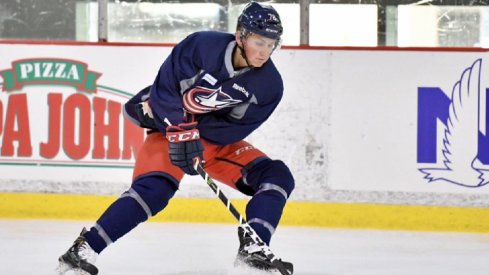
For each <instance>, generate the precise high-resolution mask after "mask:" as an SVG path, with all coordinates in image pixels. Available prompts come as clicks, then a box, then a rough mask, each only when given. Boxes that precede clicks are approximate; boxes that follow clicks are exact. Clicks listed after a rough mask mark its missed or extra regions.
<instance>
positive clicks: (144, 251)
mask: <svg viewBox="0 0 489 275" xmlns="http://www.w3.org/2000/svg"><path fill="white" fill-rule="evenodd" d="M89 225H90V223H89V222H72V221H46V220H0V243H1V247H2V249H1V250H0V251H1V252H0V253H1V255H0V274H2V275H16V274H22V275H25V274H35V275H39V274H55V272H54V270H55V267H56V265H57V258H58V256H59V255H61V254H62V253H63V252H64V251H65V250H66V249H67V248H68V247H69V246H70V245H71V243H72V242H73V240H74V239H75V238H76V236H77V235H78V234H79V232H80V231H81V228H82V227H83V226H89ZM237 245H238V240H237V236H236V228H235V226H233V225H216V224H176V223H145V224H142V225H140V226H139V227H137V228H136V229H135V230H134V231H132V232H131V233H130V234H129V235H126V236H125V237H124V238H122V239H120V240H119V241H118V242H116V243H115V244H112V245H111V246H109V247H108V248H107V249H106V250H105V251H104V252H103V253H102V254H101V255H100V256H99V258H98V260H97V265H98V267H99V270H100V273H99V274H102V275H110V274H117V275H125V274H128V275H129V274H130V275H136V274H137V275H149V274H152V275H163V274H168V275H169V274H172V275H177V274H178V275H184V274H185V275H190V274H195V275H196V274H209V275H210V274H213V275H218V274H233V275H237V274H258V273H256V272H254V273H253V272H250V271H249V270H246V269H244V268H235V267H233V260H234V256H235V254H236V250H237ZM271 247H272V250H274V252H275V253H276V254H277V255H279V256H281V257H282V258H283V259H286V260H290V261H292V262H293V263H294V265H295V270H296V272H295V274H298V275H312V274H315V275H320V274H321V275H326V274H337V275H340V274H358V275H367V274H372V275H374V274H375V275H393V274H409V275H414V274H416V275H419V274H427V275H428V274H430V275H433V274H435V275H438V274H443V275H447V274H453V275H455V274H464V275H465V274H471V275H476V274H481V275H482V274H489V235H487V234H462V233H427V232H406V231H403V232H399V231H375V230H340V229H324V228H300V227H280V228H279V229H278V230H277V232H276V234H275V238H274V240H273V242H272V246H271Z"/></svg>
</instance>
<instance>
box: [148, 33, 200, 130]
mask: <svg viewBox="0 0 489 275" xmlns="http://www.w3.org/2000/svg"><path fill="white" fill-rule="evenodd" d="M196 40H197V34H192V35H189V36H188V37H187V38H185V39H184V40H182V41H181V42H180V43H179V44H177V45H176V46H175V47H174V48H173V50H172V52H171V54H170V55H169V56H168V57H167V59H166V60H165V62H163V64H162V65H161V67H160V69H159V71H158V75H157V76H156V79H155V81H154V82H153V85H152V87H151V93H150V97H149V100H150V106H151V110H152V112H153V115H154V119H155V122H156V126H157V127H158V129H159V130H160V131H161V132H165V131H166V126H168V125H167V124H166V123H165V119H168V121H169V122H170V123H172V124H174V125H176V124H179V123H181V122H182V121H183V119H184V114H183V103H182V92H183V91H181V87H180V83H181V81H182V80H185V79H190V78H192V77H194V76H195V75H197V74H198V73H199V71H200V69H201V68H202V58H201V56H202V54H201V53H200V51H199V49H198V47H197V44H198V43H196Z"/></svg>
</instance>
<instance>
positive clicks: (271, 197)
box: [243, 160, 295, 244]
mask: <svg viewBox="0 0 489 275" xmlns="http://www.w3.org/2000/svg"><path fill="white" fill-rule="evenodd" d="M243 181H245V182H246V184H248V185H249V186H250V187H252V188H253V189H254V190H255V194H254V195H253V197H252V198H251V200H250V201H249V202H248V205H247V206H246V218H247V220H248V223H249V224H250V226H251V227H252V228H253V229H254V230H255V231H256V233H257V234H258V235H259V236H260V238H261V239H262V240H263V241H264V242H265V243H267V244H270V239H271V237H272V234H273V233H274V231H275V228H277V225H278V223H279V221H280V218H281V216H282V211H283V209H284V207H285V203H286V202H287V199H288V197H289V196H290V194H291V193H292V191H293V190H294V186H295V183H294V178H293V176H292V173H291V172H290V170H289V168H288V167H287V166H286V165H285V164H284V163H283V162H282V161H279V160H265V161H262V162H260V163H258V164H257V165H256V166H253V167H251V168H250V169H249V170H247V171H246V175H245V178H243Z"/></svg>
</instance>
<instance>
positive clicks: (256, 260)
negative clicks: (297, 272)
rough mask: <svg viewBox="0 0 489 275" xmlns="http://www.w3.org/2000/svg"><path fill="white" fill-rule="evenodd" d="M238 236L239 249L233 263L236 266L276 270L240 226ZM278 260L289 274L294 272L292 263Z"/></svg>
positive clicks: (258, 245)
mask: <svg viewBox="0 0 489 275" xmlns="http://www.w3.org/2000/svg"><path fill="white" fill-rule="evenodd" d="M238 237H239V249H238V255H237V256H236V261H235V263H234V264H235V265H236V266H240V265H243V264H244V265H246V266H248V267H251V268H256V269H259V270H265V271H278V270H277V268H276V267H275V266H274V265H273V264H272V262H271V261H270V259H268V258H267V256H266V255H265V253H264V252H263V251H262V249H261V248H262V246H260V244H257V243H256V242H255V241H254V240H253V239H252V238H251V237H250V235H249V234H248V233H247V232H246V231H245V229H244V228H243V227H241V226H239V227H238ZM262 245H263V244H262ZM279 261H281V262H282V264H283V266H284V267H285V269H286V270H287V271H288V272H289V274H293V273H294V265H293V264H292V263H290V262H285V261H282V260H279Z"/></svg>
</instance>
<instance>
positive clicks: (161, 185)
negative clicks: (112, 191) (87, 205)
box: [85, 176, 177, 253]
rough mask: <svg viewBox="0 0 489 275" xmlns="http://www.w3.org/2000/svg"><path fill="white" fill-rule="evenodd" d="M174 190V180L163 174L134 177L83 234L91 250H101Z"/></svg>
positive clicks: (156, 208) (158, 206)
mask: <svg viewBox="0 0 489 275" xmlns="http://www.w3.org/2000/svg"><path fill="white" fill-rule="evenodd" d="M176 190H177V189H176V183H174V182H172V181H171V180H170V179H168V178H166V177H162V176H147V177H143V178H139V179H137V180H136V181H134V182H133V184H132V185H131V188H130V189H129V190H128V191H126V192H124V193H123V194H122V195H121V196H120V197H119V198H118V199H117V200H116V201H115V202H114V203H112V205H110V206H109V208H107V210H105V212H104V213H103V214H102V216H101V217H100V218H99V219H98V220H97V222H96V224H95V225H94V226H93V227H92V228H91V229H90V231H88V232H87V233H86V234H85V238H86V239H87V242H88V243H89V244H90V246H91V247H92V249H93V250H94V251H95V252H97V253H100V252H102V250H104V249H105V248H106V247H107V246H108V245H109V244H111V243H113V242H115V241H116V240H117V239H119V238H120V237H122V236H124V235H125V234H126V233H128V232H129V231H131V230H132V229H133V228H135V227H136V226H137V225H138V224H139V223H141V222H144V221H146V220H147V219H148V218H149V217H151V216H153V215H155V214H156V213H158V212H160V211H161V210H163V209H164V208H165V207H166V205H167V204H168V201H169V200H170V199H171V198H172V197H173V195H174V194H175V191H176Z"/></svg>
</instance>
